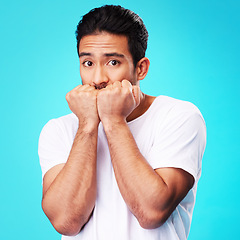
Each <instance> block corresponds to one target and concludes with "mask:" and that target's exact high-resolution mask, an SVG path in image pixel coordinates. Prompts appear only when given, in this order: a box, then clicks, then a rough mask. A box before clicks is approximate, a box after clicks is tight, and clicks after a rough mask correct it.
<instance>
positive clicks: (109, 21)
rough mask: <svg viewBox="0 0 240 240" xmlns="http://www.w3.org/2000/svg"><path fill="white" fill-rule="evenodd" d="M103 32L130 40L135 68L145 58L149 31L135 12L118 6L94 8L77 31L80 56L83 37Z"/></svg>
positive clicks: (83, 18) (86, 15)
mask: <svg viewBox="0 0 240 240" xmlns="http://www.w3.org/2000/svg"><path fill="white" fill-rule="evenodd" d="M102 31H106V32H109V33H112V34H117V35H124V36H126V37H127V38H128V47H129V51H130V53H131V55H132V58H133V64H134V66H135V67H136V65H137V63H138V61H139V60H140V59H141V58H143V57H145V52H146V49H147V41H148V31H147V29H146V27H145V25H144V23H143V21H142V19H141V18H140V17H139V16H138V15H137V14H136V13H134V12H133V11H131V10H128V9H125V8H123V7H121V6H116V5H104V6H102V7H99V8H94V9H92V10H91V11H90V12H88V13H87V14H85V15H84V16H83V17H82V19H81V20H80V22H79V23H78V25H77V30H76V38H77V51H78V54H79V43H80V40H81V39H82V37H84V36H86V35H91V34H94V33H97V32H102Z"/></svg>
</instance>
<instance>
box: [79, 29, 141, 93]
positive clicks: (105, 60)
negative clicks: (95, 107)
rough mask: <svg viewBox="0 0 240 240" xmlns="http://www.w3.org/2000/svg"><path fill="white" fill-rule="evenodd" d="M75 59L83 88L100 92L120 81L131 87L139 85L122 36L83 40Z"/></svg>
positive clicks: (108, 35)
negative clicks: (92, 88) (84, 86)
mask: <svg viewBox="0 0 240 240" xmlns="http://www.w3.org/2000/svg"><path fill="white" fill-rule="evenodd" d="M79 56H80V58H79V59H80V75H81V78H82V83H83V84H90V85H91V86H95V87H96V88H97V89H101V88H103V87H106V86H107V85H109V84H112V83H114V82H116V81H122V80H124V79H125V80H128V81H130V82H131V83H132V84H133V85H138V83H139V81H138V80H137V75H136V73H135V71H134V70H135V69H134V65H133V59H132V55H131V53H130V52H129V50H128V40H127V37H126V36H122V35H115V34H110V33H107V32H101V33H99V34H94V35H87V36H84V37H83V38H82V39H81V41H80V44H79Z"/></svg>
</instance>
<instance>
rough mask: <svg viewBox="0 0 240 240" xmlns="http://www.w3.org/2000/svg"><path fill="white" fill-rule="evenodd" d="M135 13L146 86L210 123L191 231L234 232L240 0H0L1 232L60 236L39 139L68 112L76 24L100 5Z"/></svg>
mask: <svg viewBox="0 0 240 240" xmlns="http://www.w3.org/2000/svg"><path fill="white" fill-rule="evenodd" d="M111 3H112V4H121V5H123V6H124V7H126V8H130V9H132V10H133V11H135V12H136V13H138V14H139V15H140V16H141V17H142V18H143V20H144V22H145V24H146V26H147V28H148V30H149V36H150V37H149V47H148V50H147V56H148V57H149V58H150V60H151V66H150V71H149V74H148V76H147V78H146V79H145V80H144V81H142V84H141V88H142V90H143V92H146V93H148V94H152V95H160V94H162V95H169V96H172V97H175V98H179V99H183V100H188V101H191V102H193V103H194V104H196V105H197V106H198V107H199V109H200V110H201V112H202V114H203V116H204V118H205V120H206V124H207V148H206V151H205V154H204V158H203V171H202V177H201V179H200V182H199V188H198V193H197V202H196V207H195V210H194V214H193V222H192V228H191V231H190V236H189V239H190V240H202V239H204V240H212V239H224V240H225V239H237V236H238V227H239V214H240V211H239V197H240V194H239V187H238V179H239V168H240V163H239V162H240V157H239V146H240V141H239V135H240V127H239V125H240V121H239V120H240V119H239V118H240V111H239V102H240V101H239V94H240V83H239V82H240V79H239V76H240V73H239V69H240V66H239V65H240V64H239V56H240V47H239V46H240V31H239V26H240V18H239V13H240V3H239V1H237V0H236V1H232V0H228V1H226V0H225V1H222V0H214V1H212V0H201V1H194V0H183V1H178V0H172V1H166V0H158V1H143V0H138V1H133V0H132V1H131V0H130V1H114V0H112V1H99V0H92V1H77V0H75V1H74V0H69V1H62V0H58V1H56V0H51V1H49V0H48V1H47V0H41V1H33V0H31V1H30V0H21V1H17V0H9V1H3V0H1V1H0V24H1V26H0V34H1V36H0V54H1V58H0V80H1V82H0V86H1V87H0V89H1V93H0V104H1V118H0V123H1V124H0V126H1V139H0V148H1V153H0V154H1V155H0V159H1V164H0V194H1V197H0V229H1V233H0V239H3V240H16V239H24V240H26V239H29V240H33V239H34V240H43V239H51V240H55V239H60V235H59V234H58V233H56V232H55V230H54V229H53V227H52V226H51V224H50V223H49V221H48V219H47V218H46V217H45V215H44V214H43V212H42V210H41V191H42V186H41V169H40V166H39V160H38V154H37V148H38V137H39V134H40V131H41V129H42V127H43V126H44V124H45V123H46V122H47V121H48V120H49V119H51V118H55V117H59V116H62V115H65V114H68V113H70V110H69V109H68V106H67V103H66V101H65V94H66V93H67V92H68V91H70V90H71V89H72V88H73V87H75V86H76V85H78V84H79V83H80V77H79V70H78V69H79V63H78V57H77V53H76V42H75V35H74V32H75V28H76V25H77V23H78V21H79V19H80V17H81V16H82V15H83V14H85V13H86V12H88V11H89V10H90V9H91V8H93V7H97V6H100V5H103V4H111Z"/></svg>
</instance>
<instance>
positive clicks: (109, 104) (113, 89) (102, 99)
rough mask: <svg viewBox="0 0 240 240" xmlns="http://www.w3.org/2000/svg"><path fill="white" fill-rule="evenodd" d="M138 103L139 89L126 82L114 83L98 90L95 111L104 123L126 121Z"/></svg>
mask: <svg viewBox="0 0 240 240" xmlns="http://www.w3.org/2000/svg"><path fill="white" fill-rule="evenodd" d="M139 103H140V89H139V87H138V86H132V85H131V83H130V82H129V81H127V80H123V81H122V82H119V81H117V82H114V83H113V84H111V85H108V86H107V87H106V88H103V89H101V90H99V92H98V96H97V109H98V113H99V117H100V119H101V121H102V123H103V124H104V123H105V122H114V121H122V120H124V121H125V120H126V118H127V117H128V115H129V114H130V113H131V112H132V111H133V110H134V109H135V108H136V107H137V106H138V105H139Z"/></svg>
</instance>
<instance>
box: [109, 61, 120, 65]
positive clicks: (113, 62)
mask: <svg viewBox="0 0 240 240" xmlns="http://www.w3.org/2000/svg"><path fill="white" fill-rule="evenodd" d="M118 64H119V61H117V60H111V61H109V65H112V66H116V65H118Z"/></svg>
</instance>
